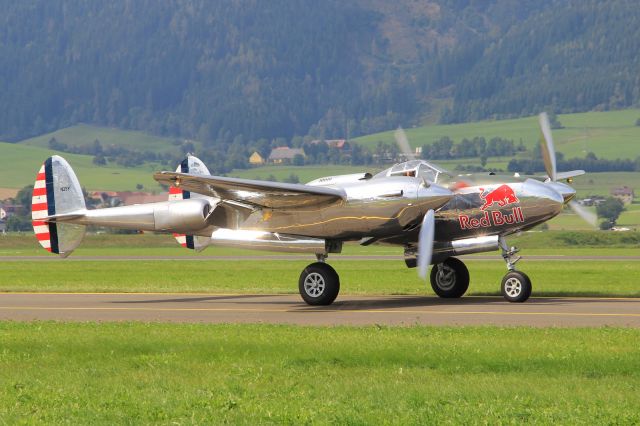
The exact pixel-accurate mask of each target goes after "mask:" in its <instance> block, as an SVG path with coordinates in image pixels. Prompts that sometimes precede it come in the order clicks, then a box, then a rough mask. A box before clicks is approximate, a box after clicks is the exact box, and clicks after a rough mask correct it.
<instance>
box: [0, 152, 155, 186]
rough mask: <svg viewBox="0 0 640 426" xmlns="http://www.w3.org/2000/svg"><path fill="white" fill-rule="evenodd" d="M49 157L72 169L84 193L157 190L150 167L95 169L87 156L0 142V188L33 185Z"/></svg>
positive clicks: (152, 169) (90, 158)
mask: <svg viewBox="0 0 640 426" xmlns="http://www.w3.org/2000/svg"><path fill="white" fill-rule="evenodd" d="M53 154H59V155H61V156H63V157H64V158H65V159H66V160H67V161H68V162H69V163H70V164H71V166H72V167H73V169H74V170H75V172H76V175H77V176H78V179H79V180H80V184H81V185H82V186H84V187H85V188H86V189H88V190H113V191H124V190H134V189H135V187H136V185H137V184H142V185H143V186H144V188H145V190H147V191H153V190H160V189H161V188H160V186H159V185H158V184H157V183H156V181H155V180H153V177H152V176H151V175H152V172H153V171H154V166H151V165H145V166H143V167H137V168H118V167H97V166H96V165H95V164H93V163H92V157H90V156H88V155H77V154H67V153H59V152H55V151H51V150H49V149H44V148H38V147H34V146H24V145H20V144H10V143H2V142H0V188H22V187H24V186H26V185H31V184H33V182H34V180H35V177H36V174H37V172H38V169H39V168H40V165H41V164H42V162H43V161H44V160H45V159H46V158H47V157H49V156H50V155H53Z"/></svg>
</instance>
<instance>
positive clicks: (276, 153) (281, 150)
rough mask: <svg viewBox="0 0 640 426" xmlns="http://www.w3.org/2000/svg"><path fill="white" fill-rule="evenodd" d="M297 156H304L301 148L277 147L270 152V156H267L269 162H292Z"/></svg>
mask: <svg viewBox="0 0 640 426" xmlns="http://www.w3.org/2000/svg"><path fill="white" fill-rule="evenodd" d="M298 154H300V155H302V156H304V150H303V149H302V148H289V147H288V146H279V147H277V148H274V149H273V150H272V151H271V154H269V160H293V157H295V156H296V155H298Z"/></svg>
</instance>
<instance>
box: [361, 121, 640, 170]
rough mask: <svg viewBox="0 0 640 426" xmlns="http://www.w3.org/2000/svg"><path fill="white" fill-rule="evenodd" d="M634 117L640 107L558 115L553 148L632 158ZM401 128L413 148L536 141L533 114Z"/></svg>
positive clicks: (637, 130) (638, 134)
mask: <svg viewBox="0 0 640 426" xmlns="http://www.w3.org/2000/svg"><path fill="white" fill-rule="evenodd" d="M638 117H640V110H637V109H628V110H621V111H607V112H587V113H577V114H561V115H558V119H559V120H560V122H561V123H562V125H563V126H564V128H563V129H557V130H554V131H553V136H554V141H555V145H556V150H557V151H559V152H562V153H564V154H565V157H566V158H571V157H584V155H585V154H586V153H587V152H589V151H592V152H594V153H595V154H596V155H597V156H598V157H601V158H611V159H613V158H636V157H637V156H638V155H640V150H639V149H638V142H637V141H638V139H640V127H638V126H635V121H636V120H637V119H638ZM405 130H406V132H407V136H408V138H409V141H410V143H411V145H412V146H413V147H417V146H422V145H424V144H430V143H433V142H434V141H436V140H437V139H439V138H441V137H442V136H449V137H450V138H452V139H453V140H454V141H456V142H460V140H462V139H463V138H473V137H474V136H484V137H485V138H488V139H490V138H492V137H496V136H499V137H503V138H507V139H512V140H514V141H515V142H516V143H519V142H520V140H522V141H523V142H524V144H525V145H526V146H527V147H529V149H532V148H533V147H534V146H535V145H537V144H538V143H539V138H540V130H539V127H538V118H537V116H534V117H526V118H519V119H514V120H497V121H496V120H493V121H480V122H473V123H462V124H451V125H427V126H423V127H416V128H412V129H405ZM355 141H356V142H359V143H361V144H363V145H366V146H369V147H370V148H375V146H376V144H377V143H378V141H383V142H385V143H389V144H393V143H395V142H394V138H393V131H388V132H382V133H376V134H372V135H367V136H362V137H359V138H356V139H355Z"/></svg>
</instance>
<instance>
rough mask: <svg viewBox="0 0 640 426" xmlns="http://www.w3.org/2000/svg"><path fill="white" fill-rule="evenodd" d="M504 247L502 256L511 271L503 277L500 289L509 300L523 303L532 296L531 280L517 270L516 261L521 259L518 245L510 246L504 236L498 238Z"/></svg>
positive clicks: (502, 247)
mask: <svg viewBox="0 0 640 426" xmlns="http://www.w3.org/2000/svg"><path fill="white" fill-rule="evenodd" d="M498 243H499V244H500V249H502V258H503V259H504V261H505V262H506V263H507V269H508V270H509V272H507V274H506V275H505V276H504V277H503V278H502V284H501V285H500V290H501V291H502V296H503V297H504V298H505V299H506V300H507V301H509V302H514V303H522V302H525V301H526V300H527V299H528V298H529V296H531V289H532V286H531V280H530V279H529V277H528V276H527V274H525V273H524V272H520V271H516V263H517V262H518V261H519V260H520V259H521V257H520V256H518V255H517V253H518V251H519V250H518V249H517V248H516V247H509V246H508V245H507V242H506V241H505V239H504V238H503V237H500V239H499V240H498Z"/></svg>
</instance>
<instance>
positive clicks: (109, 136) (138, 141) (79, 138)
mask: <svg viewBox="0 0 640 426" xmlns="http://www.w3.org/2000/svg"><path fill="white" fill-rule="evenodd" d="M53 137H55V138H56V140H57V141H58V142H61V143H65V144H67V145H69V146H91V145H93V141H95V140H96V139H98V140H99V141H100V144H101V145H102V146H103V147H107V146H110V145H115V146H120V147H124V148H127V149H132V150H136V151H153V152H172V151H175V150H176V147H175V146H174V145H173V143H172V142H173V140H174V139H171V138H165V137H162V136H154V135H151V134H148V133H144V132H138V131H132V130H122V129H116V128H110V127H100V126H91V125H87V124H78V125H76V126H71V127H67V128H64V129H60V130H56V131H55V132H51V133H46V134H44V135H40V136H36V137H33V138H30V139H25V140H23V141H20V142H19V144H20V145H28V146H37V147H40V148H49V140H51V138H53Z"/></svg>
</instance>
